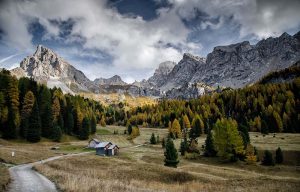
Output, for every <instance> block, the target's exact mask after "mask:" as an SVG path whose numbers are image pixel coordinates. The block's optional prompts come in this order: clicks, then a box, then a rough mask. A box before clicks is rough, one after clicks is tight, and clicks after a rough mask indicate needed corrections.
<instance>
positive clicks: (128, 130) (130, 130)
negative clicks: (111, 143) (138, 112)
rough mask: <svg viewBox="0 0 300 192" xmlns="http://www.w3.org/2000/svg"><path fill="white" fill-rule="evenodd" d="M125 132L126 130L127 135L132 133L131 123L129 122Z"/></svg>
mask: <svg viewBox="0 0 300 192" xmlns="http://www.w3.org/2000/svg"><path fill="white" fill-rule="evenodd" d="M127 132H128V135H131V133H132V125H131V124H129V125H128V127H127Z"/></svg>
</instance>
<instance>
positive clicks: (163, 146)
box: [161, 138, 166, 148]
mask: <svg viewBox="0 0 300 192" xmlns="http://www.w3.org/2000/svg"><path fill="white" fill-rule="evenodd" d="M161 147H162V148H165V147H166V143H165V138H162V140H161Z"/></svg>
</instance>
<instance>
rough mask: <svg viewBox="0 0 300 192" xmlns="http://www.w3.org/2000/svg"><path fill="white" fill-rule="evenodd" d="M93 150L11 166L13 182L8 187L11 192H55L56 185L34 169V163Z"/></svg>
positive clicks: (10, 171)
mask: <svg viewBox="0 0 300 192" xmlns="http://www.w3.org/2000/svg"><path fill="white" fill-rule="evenodd" d="M87 153H91V152H84V153H78V154H70V155H61V156H56V157H51V158H48V159H45V160H41V161H37V162H34V163H29V164H23V165H17V166H14V167H11V168H9V173H10V177H11V179H12V182H11V183H10V185H9V187H8V191H9V192H40V191H41V192H55V191H57V189H56V186H55V184H54V183H53V182H51V181H50V180H49V179H47V178H46V177H45V176H43V175H41V174H40V173H38V172H36V171H35V170H33V169H32V167H33V166H34V165H37V164H41V163H46V162H48V161H53V160H56V159H60V158H63V157H69V156H75V155H84V154H87Z"/></svg>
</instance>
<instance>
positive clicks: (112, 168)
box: [35, 126, 300, 192]
mask: <svg viewBox="0 0 300 192" xmlns="http://www.w3.org/2000/svg"><path fill="white" fill-rule="evenodd" d="M124 129H125V128H124V127H116V126H108V127H105V128H103V127H102V128H100V127H98V134H97V137H98V138H99V139H101V140H103V141H112V142H114V143H116V144H118V145H119V146H120V147H121V149H120V154H119V155H118V156H115V157H101V156H96V155H95V154H88V155H84V156H80V157H79V156H78V157H67V158H64V159H60V160H55V161H52V162H48V163H46V164H43V165H38V166H36V167H35V168H36V169H37V170H38V171H40V172H41V173H42V174H44V175H46V176H47V177H49V178H50V179H51V180H53V181H54V182H55V183H56V184H57V185H58V186H59V188H60V189H61V190H62V191H83V192H84V191H297V190H299V188H300V169H299V167H298V166H293V165H276V166H274V167H265V166H262V165H260V164H259V163H257V164H256V165H247V164H245V163H244V162H237V163H222V162H220V161H219V160H218V159H217V158H205V157H197V158H196V159H194V160H188V159H185V158H184V157H180V163H179V165H178V168H177V169H174V168H168V167H165V166H163V160H164V156H163V149H162V148H161V145H160V144H158V145H149V144H147V143H148V142H149V138H150V135H151V134H152V132H153V133H155V134H156V135H157V134H158V135H159V136H160V138H162V137H163V136H164V135H166V134H167V132H166V130H165V129H150V128H141V129H140V132H141V135H140V136H139V137H137V138H136V139H134V140H133V141H129V140H127V136H126V135H124V134H123V131H124ZM103 130H106V131H103ZM114 130H118V133H119V134H117V135H114V134H113V132H114ZM250 136H251V139H252V141H253V144H254V145H255V146H256V147H257V148H258V149H259V150H264V149H270V150H274V149H276V148H277V147H278V146H280V147H281V148H282V149H283V151H298V147H299V146H298V145H299V139H300V135H299V134H295V135H294V134H277V135H276V136H275V137H273V135H267V136H265V137H263V136H262V135H260V134H258V136H257V134H256V133H251V134H250ZM256 136H257V137H256ZM282 138H284V139H282ZM204 140H205V136H201V137H200V139H199V146H201V145H202V143H203V142H204ZM282 140H284V142H282ZM179 142H180V140H176V142H175V144H176V146H178V145H179ZM141 144H143V145H141ZM281 144H282V145H281ZM266 146H268V147H269V148H265V147H266Z"/></svg>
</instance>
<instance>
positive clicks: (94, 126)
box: [91, 115, 97, 134]
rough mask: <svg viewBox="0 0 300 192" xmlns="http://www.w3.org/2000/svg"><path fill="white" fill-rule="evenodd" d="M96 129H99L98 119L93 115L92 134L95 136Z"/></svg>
mask: <svg viewBox="0 0 300 192" xmlns="http://www.w3.org/2000/svg"><path fill="white" fill-rule="evenodd" d="M96 129H97V124H96V117H95V115H92V118H91V134H95V133H96Z"/></svg>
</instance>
